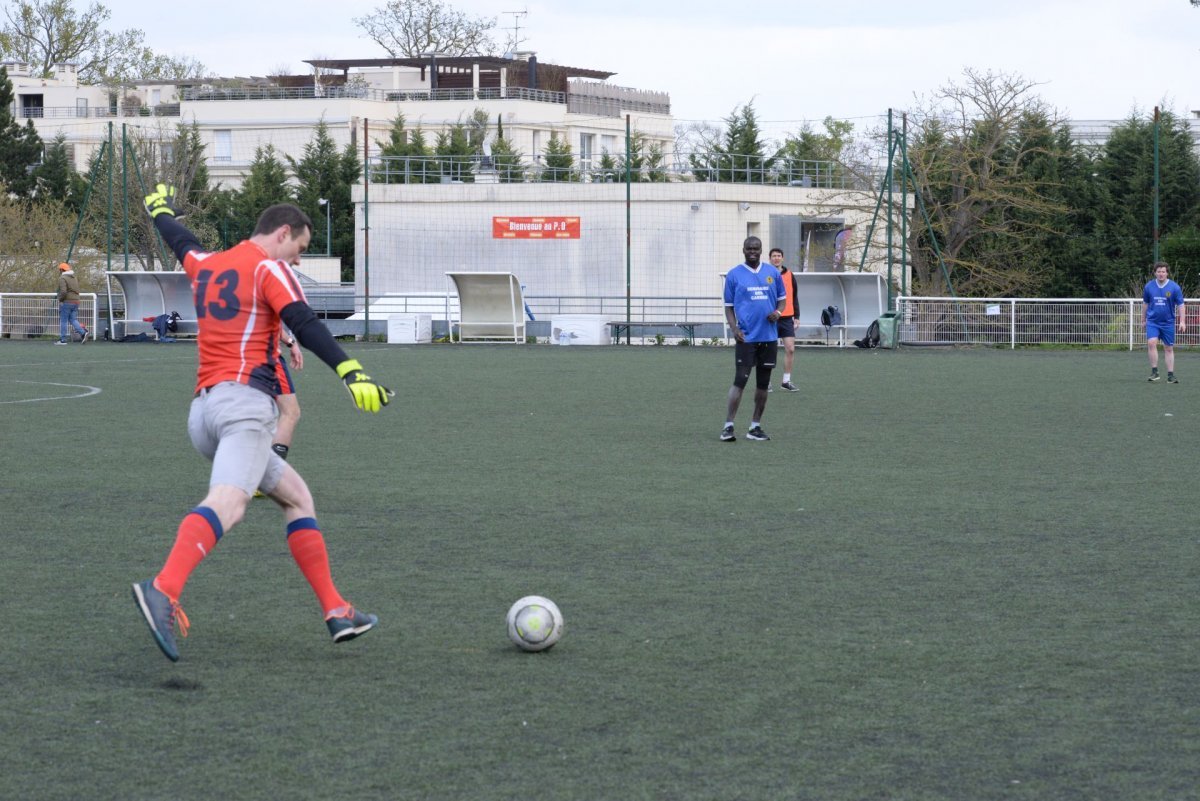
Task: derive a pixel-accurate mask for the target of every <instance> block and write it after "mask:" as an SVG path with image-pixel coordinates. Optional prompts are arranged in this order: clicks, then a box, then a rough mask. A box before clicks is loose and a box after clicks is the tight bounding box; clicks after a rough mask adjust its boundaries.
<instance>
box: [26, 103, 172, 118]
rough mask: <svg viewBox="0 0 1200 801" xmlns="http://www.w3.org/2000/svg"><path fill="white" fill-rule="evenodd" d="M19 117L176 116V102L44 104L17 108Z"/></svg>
mask: <svg viewBox="0 0 1200 801" xmlns="http://www.w3.org/2000/svg"><path fill="white" fill-rule="evenodd" d="M17 116H18V117H20V118H21V119H34V120H40V119H55V120H62V119H76V120H86V119H120V118H129V117H178V116H179V104H178V103H159V104H158V105H157V106H136V107H135V106H128V107H121V106H117V107H113V106H93V107H91V108H78V107H76V106H45V107H38V108H23V109H18V110H17Z"/></svg>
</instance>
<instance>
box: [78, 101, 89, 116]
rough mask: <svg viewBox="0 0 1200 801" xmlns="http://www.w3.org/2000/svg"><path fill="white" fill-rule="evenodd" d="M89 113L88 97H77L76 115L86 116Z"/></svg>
mask: <svg viewBox="0 0 1200 801" xmlns="http://www.w3.org/2000/svg"><path fill="white" fill-rule="evenodd" d="M87 114H88V104H87V98H86V97H77V98H75V116H76V117H86V116H87Z"/></svg>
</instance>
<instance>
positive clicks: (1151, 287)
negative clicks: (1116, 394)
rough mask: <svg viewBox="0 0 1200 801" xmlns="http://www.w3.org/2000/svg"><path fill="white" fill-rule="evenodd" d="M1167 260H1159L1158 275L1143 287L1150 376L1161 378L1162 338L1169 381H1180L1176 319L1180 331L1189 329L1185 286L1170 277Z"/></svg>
mask: <svg viewBox="0 0 1200 801" xmlns="http://www.w3.org/2000/svg"><path fill="white" fill-rule="evenodd" d="M1169 270H1170V268H1169V267H1168V265H1167V263H1166V262H1165V261H1160V262H1155V264H1154V279H1153V280H1152V281H1149V282H1148V283H1147V284H1146V288H1145V289H1143V290H1142V315H1143V317H1144V318H1145V321H1146V351H1147V353H1149V355H1150V380H1151V381H1157V380H1158V341H1159V340H1160V339H1161V340H1162V344H1163V354H1164V355H1165V357H1166V362H1167V383H1168V384H1178V383H1179V379H1177V378H1176V377H1175V323H1176V320H1178V321H1179V331H1180V333H1182V332H1184V331H1186V330H1187V324H1186V323H1185V322H1184V319H1183V312H1184V308H1183V290H1182V289H1180V287H1179V284H1177V283H1175V282H1174V281H1172V280H1171V279H1170V278H1168V277H1167V274H1168V272H1169Z"/></svg>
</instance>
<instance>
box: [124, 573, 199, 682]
mask: <svg viewBox="0 0 1200 801" xmlns="http://www.w3.org/2000/svg"><path fill="white" fill-rule="evenodd" d="M133 600H134V601H136V602H137V605H138V609H140V610H142V617H144V618H145V619H146V625H147V626H149V627H150V633H151V634H153V635H154V641H155V642H156V643H158V647H159V648H160V649H162V652H163V653H164V654H166V655H167V659H170V660H171V661H172V662H178V661H179V648H177V647H176V645H175V633H174V632H173V631H172V630H171V629H172V628H174V627H176V626H177V627H178V628H179V633H180V635H182V636H184V637H186V636H187V630H188V619H187V615H185V614H184V613H183V607H181V606H180V605H179V604H177V603H175V602H174V601H172V600H171V599H170V598H168V597H167V594H166V593H165V592H163V591H162V590H160V589H158V588H157V587H155V586H154V579H146V580H145V581H139V582H138V583H137V584H134V585H133Z"/></svg>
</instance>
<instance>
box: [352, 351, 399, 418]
mask: <svg viewBox="0 0 1200 801" xmlns="http://www.w3.org/2000/svg"><path fill="white" fill-rule="evenodd" d="M337 374H338V378H340V379H342V381H344V382H345V384H346V391H348V392H349V393H350V397H352V398H354V405H355V406H357V407H358V408H360V409H362V410H363V411H364V412H378V411H379V410H380V408H382V407H384V406H387V405H388V403H390V402H391V399H392V398H393V397H394V396H395V394H396V393H395V392H392V391H391V390H390V389H388V388H387V387H385V386H383V385H382V384H377V383H375V380H374V379H373V378H371V376H369V375H367V374H366V373H365V372H363V366H362V365H361V364H359V363H358V359H347V360H346V361H344V362H342V363H341V364H339V365H338V366H337Z"/></svg>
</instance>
